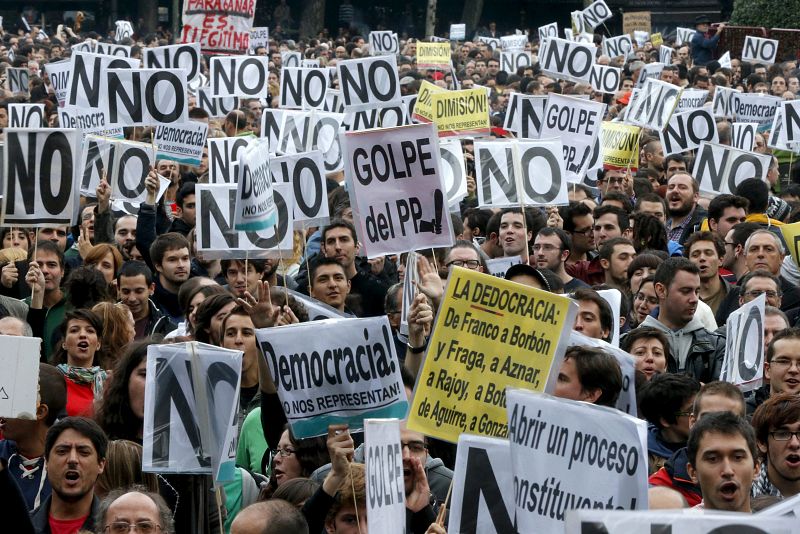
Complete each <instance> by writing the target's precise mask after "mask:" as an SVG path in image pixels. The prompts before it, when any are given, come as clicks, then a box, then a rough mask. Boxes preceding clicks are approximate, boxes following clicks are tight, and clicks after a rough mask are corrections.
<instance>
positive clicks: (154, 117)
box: [101, 69, 189, 126]
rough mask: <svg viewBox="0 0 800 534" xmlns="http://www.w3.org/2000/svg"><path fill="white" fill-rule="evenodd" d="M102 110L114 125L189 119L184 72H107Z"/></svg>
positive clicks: (148, 70)
mask: <svg viewBox="0 0 800 534" xmlns="http://www.w3.org/2000/svg"><path fill="white" fill-rule="evenodd" d="M106 75H107V77H108V86H107V87H108V99H107V100H106V101H104V102H103V104H102V106H101V110H102V111H103V113H106V115H107V116H108V124H110V125H113V126H158V125H162V124H174V123H184V122H186V121H188V120H189V116H188V107H187V104H188V102H187V98H186V95H187V87H186V71H184V70H182V69H140V70H131V69H110V70H108V71H107V72H106Z"/></svg>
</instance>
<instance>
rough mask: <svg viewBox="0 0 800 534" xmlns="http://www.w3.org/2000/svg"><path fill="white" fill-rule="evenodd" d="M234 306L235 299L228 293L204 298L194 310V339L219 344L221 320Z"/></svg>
mask: <svg viewBox="0 0 800 534" xmlns="http://www.w3.org/2000/svg"><path fill="white" fill-rule="evenodd" d="M235 306H236V300H234V298H233V295H231V294H230V293H220V294H218V295H212V296H210V297H208V298H207V299H205V300H204V301H203V302H202V304H200V306H198V308H197V310H196V311H195V322H194V339H195V340H196V341H200V342H202V343H209V344H211V345H217V346H219V344H220V339H221V335H220V333H221V331H222V321H223V320H224V319H225V317H227V315H228V314H229V313H230V311H231V310H232V309H233V308H234V307H235Z"/></svg>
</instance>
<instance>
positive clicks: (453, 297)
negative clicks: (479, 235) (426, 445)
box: [408, 267, 577, 530]
mask: <svg viewBox="0 0 800 534" xmlns="http://www.w3.org/2000/svg"><path fill="white" fill-rule="evenodd" d="M576 311H577V304H575V303H574V302H572V301H571V300H570V299H568V298H567V297H564V296H562V295H554V294H552V293H548V292H546V291H540V290H538V289H534V288H532V287H528V286H523V285H521V284H517V283H515V282H509V281H507V280H501V279H499V278H495V277H493V276H491V275H488V274H482V273H478V272H476V271H471V270H469V269H464V268H462V267H454V268H453V269H452V270H451V271H450V277H449V279H448V283H447V288H446V290H445V295H444V300H443V301H442V305H441V307H440V308H439V311H438V313H437V316H436V322H435V325H434V329H433V334H432V336H431V338H430V340H429V341H428V350H427V351H426V354H425V361H424V363H423V366H422V369H421V371H420V373H419V375H418V376H417V384H416V387H415V388H414V400H413V404H412V407H411V412H410V416H409V420H408V428H409V429H411V430H416V431H418V432H422V433H424V434H426V435H428V436H433V437H435V438H439V439H444V440H447V441H451V442H456V441H457V440H458V436H459V435H460V434H462V433H464V432H469V433H471V434H479V435H483V436H490V437H501V438H502V437H506V435H507V430H508V424H507V422H508V421H507V415H506V412H505V405H506V387H507V386H518V387H526V388H529V389H532V390H536V391H545V390H549V388H551V387H554V386H555V380H556V378H557V377H556V375H557V374H558V368H559V366H560V365H561V360H562V358H563V355H564V351H565V350H566V348H567V340H568V337H567V335H566V333H567V332H568V331H569V330H570V329H571V328H572V324H573V320H574V317H575V314H576ZM534 530H535V529H534Z"/></svg>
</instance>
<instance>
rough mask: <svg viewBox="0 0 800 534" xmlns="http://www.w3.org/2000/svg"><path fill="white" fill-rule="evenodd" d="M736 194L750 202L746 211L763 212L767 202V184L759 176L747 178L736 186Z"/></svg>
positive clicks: (765, 209)
mask: <svg viewBox="0 0 800 534" xmlns="http://www.w3.org/2000/svg"><path fill="white" fill-rule="evenodd" d="M736 194H737V195H738V196H740V197H744V198H746V199H747V200H748V202H749V203H750V207H749V209H748V210H747V213H764V212H766V211H767V205H768V204H769V185H768V184H767V182H765V181H763V180H762V179H761V178H748V179H747V180H743V181H742V182H740V183H739V185H737V186H736Z"/></svg>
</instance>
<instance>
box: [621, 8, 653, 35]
mask: <svg viewBox="0 0 800 534" xmlns="http://www.w3.org/2000/svg"><path fill="white" fill-rule="evenodd" d="M650 28H651V26H650V12H649V11H626V12H625V13H623V14H622V33H627V34H629V35H633V32H635V31H641V32H646V33H647V34H648V35H649V34H650Z"/></svg>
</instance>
